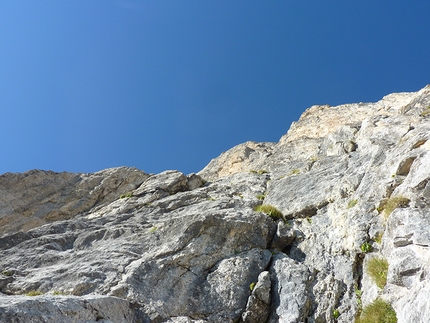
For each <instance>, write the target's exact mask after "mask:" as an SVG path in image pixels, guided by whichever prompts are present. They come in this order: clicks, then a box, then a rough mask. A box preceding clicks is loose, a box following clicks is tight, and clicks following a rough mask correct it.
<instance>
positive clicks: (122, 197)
mask: <svg viewBox="0 0 430 323" xmlns="http://www.w3.org/2000/svg"><path fill="white" fill-rule="evenodd" d="M129 197H133V194H131V193H127V194H122V195H121V196H120V197H119V198H121V199H125V198H129Z"/></svg>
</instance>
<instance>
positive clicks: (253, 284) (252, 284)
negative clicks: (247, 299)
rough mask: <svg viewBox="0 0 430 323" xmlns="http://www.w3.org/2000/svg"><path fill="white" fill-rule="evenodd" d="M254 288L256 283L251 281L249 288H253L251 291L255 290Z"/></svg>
mask: <svg viewBox="0 0 430 323" xmlns="http://www.w3.org/2000/svg"><path fill="white" fill-rule="evenodd" d="M254 288H255V283H251V284H250V285H249V289H250V290H251V292H252V291H253V290H254Z"/></svg>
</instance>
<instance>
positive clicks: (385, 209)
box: [377, 195, 410, 218]
mask: <svg viewBox="0 0 430 323" xmlns="http://www.w3.org/2000/svg"><path fill="white" fill-rule="evenodd" d="M409 202H410V200H409V199H408V198H407V197H404V196H401V195H398V196H393V197H390V198H389V199H386V200H383V201H382V202H381V203H380V204H379V206H378V208H377V210H378V212H379V213H383V214H384V216H385V218H388V217H389V216H390V214H391V213H392V212H393V211H394V210H395V209H397V208H398V207H407V206H408V204H409Z"/></svg>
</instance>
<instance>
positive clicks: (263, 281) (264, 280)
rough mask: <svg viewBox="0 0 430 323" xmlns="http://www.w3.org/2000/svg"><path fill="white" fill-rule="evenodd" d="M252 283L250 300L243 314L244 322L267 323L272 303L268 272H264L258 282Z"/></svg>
mask: <svg viewBox="0 0 430 323" xmlns="http://www.w3.org/2000/svg"><path fill="white" fill-rule="evenodd" d="M254 284H255V283H252V285H251V286H250V288H251V287H252V286H253V289H252V293H251V295H250V296H249V298H248V303H247V304H246V309H245V312H244V313H243V314H242V322H244V323H258V322H266V320H267V318H268V317H269V315H270V301H271V296H270V292H271V290H270V289H271V281H270V274H269V272H268V271H263V272H261V273H260V275H259V276H258V281H257V283H256V284H255V285H254Z"/></svg>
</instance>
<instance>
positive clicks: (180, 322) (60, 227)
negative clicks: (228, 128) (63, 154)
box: [0, 86, 430, 323]
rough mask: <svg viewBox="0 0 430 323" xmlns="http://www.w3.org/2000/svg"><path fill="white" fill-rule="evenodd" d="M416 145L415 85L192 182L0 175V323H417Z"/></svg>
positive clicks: (427, 192)
mask: <svg viewBox="0 0 430 323" xmlns="http://www.w3.org/2000/svg"><path fill="white" fill-rule="evenodd" d="M429 139H430V86H427V87H425V88H423V89H422V90H420V91H418V92H415V93H397V94H391V95H388V96H386V97H384V98H383V99H382V100H381V101H379V102H376V103H359V104H348V105H341V106H337V107H330V106H314V107H311V108H310V109H308V110H307V111H306V112H305V113H304V114H303V115H302V117H301V118H300V120H298V121H297V122H296V123H294V124H293V125H292V126H291V128H290V130H289V131H288V133H287V134H286V135H285V136H283V137H282V138H281V139H280V141H279V142H278V143H254V142H247V143H244V144H242V145H239V146H237V147H234V148H232V149H231V150H229V151H227V152H225V153H223V154H222V155H221V156H220V157H218V158H215V159H214V160H212V161H211V162H210V163H209V164H208V166H206V167H205V168H204V169H203V170H202V171H200V172H199V173H198V174H190V175H184V174H182V173H180V172H178V171H165V172H162V173H160V174H146V173H144V172H142V171H139V170H137V169H134V168H127V167H121V168H114V169H108V170H104V171H101V172H98V173H94V174H72V173H53V172H46V171H30V172H27V173H24V174H10V173H6V174H4V175H2V176H0V193H1V194H0V272H1V274H0V322H18V323H21V322H44V323H51V322H81V323H84V322H105V323H107V322H115V323H116V322H145V323H146V322H148V323H161V322H171V323H190V322H196V323H197V322H198V323H204V322H217V323H218V322H219V323H221V322H222V323H225V322H231V323H233V322H247V323H262V322H270V323H275V322H306V323H319V322H354V321H356V320H360V317H364V316H365V315H367V314H366V313H367V312H369V311H371V308H372V307H371V305H372V304H375V302H380V301H381V300H382V301H383V302H384V303H383V304H386V306H385V305H384V306H385V307H386V308H387V309H388V310H389V311H391V312H390V313H389V314H387V317H394V321H393V322H395V320H397V321H398V322H403V323H409V322H410V323H416V322H428V318H429V317H430V302H429V301H428V300H429V299H430V278H429V275H430V230H429V228H430V212H429V211H430V184H429V182H430V141H429ZM259 205H263V206H265V207H258V206H259ZM375 268H376V270H375ZM377 304H380V303H377ZM369 305H370V306H369ZM385 307H384V308H385ZM390 322H391V321H390Z"/></svg>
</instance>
